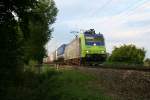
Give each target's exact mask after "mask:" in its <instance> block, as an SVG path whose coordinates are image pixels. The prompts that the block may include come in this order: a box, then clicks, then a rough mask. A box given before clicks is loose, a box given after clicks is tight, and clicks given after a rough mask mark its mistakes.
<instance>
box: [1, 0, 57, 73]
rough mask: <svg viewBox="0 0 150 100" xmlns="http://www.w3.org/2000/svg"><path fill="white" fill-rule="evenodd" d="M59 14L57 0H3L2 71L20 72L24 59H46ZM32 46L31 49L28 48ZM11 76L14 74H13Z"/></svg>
mask: <svg viewBox="0 0 150 100" xmlns="http://www.w3.org/2000/svg"><path fill="white" fill-rule="evenodd" d="M56 14H57V8H56V7H55V3H54V1H53V0H50V1H49V0H1V1H0V60H1V61H0V71H1V72H2V73H3V72H4V73H6V74H8V71H10V72H13V73H17V72H16V71H18V70H19V69H21V66H23V64H24V63H23V59H25V58H28V59H31V58H32V59H35V60H37V61H39V62H42V60H41V59H42V57H43V56H44V55H45V52H46V50H45V48H44V45H45V44H46V42H47V41H48V39H49V38H50V35H51V32H52V28H51V24H53V23H54V21H55V19H56V18H55V17H56ZM27 48H28V49H27ZM9 75H10V74H9Z"/></svg>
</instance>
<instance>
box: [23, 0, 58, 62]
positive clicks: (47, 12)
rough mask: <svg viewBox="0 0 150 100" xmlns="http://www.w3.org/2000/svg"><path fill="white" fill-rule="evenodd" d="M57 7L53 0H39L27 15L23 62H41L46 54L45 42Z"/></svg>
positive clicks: (54, 18) (49, 33)
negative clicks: (26, 34)
mask: <svg viewBox="0 0 150 100" xmlns="http://www.w3.org/2000/svg"><path fill="white" fill-rule="evenodd" d="M56 15H57V8H56V7H55V3H54V1H53V0H44V1H43V0H39V2H38V3H37V6H36V7H35V8H33V9H32V11H31V13H30V14H28V15H27V17H26V19H27V20H28V27H27V29H28V32H29V33H30V34H29V36H28V37H27V38H26V39H25V62H26V63H28V62H29V61H30V60H35V61H37V62H38V63H39V64H41V63H42V61H43V58H44V56H45V55H46V50H45V47H44V46H45V44H46V43H47V42H48V40H49V39H50V37H51V33H52V31H53V29H52V28H51V24H53V23H54V22H55V20H56Z"/></svg>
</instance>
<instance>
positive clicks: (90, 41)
mask: <svg viewBox="0 0 150 100" xmlns="http://www.w3.org/2000/svg"><path fill="white" fill-rule="evenodd" d="M85 44H86V45H89V46H104V38H103V36H92V35H91V36H85Z"/></svg>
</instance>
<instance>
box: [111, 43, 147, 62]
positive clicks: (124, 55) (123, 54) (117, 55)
mask: <svg viewBox="0 0 150 100" xmlns="http://www.w3.org/2000/svg"><path fill="white" fill-rule="evenodd" d="M145 53H146V52H145V50H144V48H137V47H136V46H135V45H123V46H121V47H115V48H114V50H113V51H112V54H111V56H110V57H109V61H110V62H119V63H127V64H143V60H144V58H145Z"/></svg>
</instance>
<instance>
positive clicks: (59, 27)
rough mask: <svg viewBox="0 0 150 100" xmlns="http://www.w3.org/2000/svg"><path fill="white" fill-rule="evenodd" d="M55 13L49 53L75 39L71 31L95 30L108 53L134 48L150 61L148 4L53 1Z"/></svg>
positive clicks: (126, 0) (109, 0)
mask: <svg viewBox="0 0 150 100" xmlns="http://www.w3.org/2000/svg"><path fill="white" fill-rule="evenodd" d="M55 2H56V6H57V8H58V9H59V12H58V16H57V20H56V23H55V24H54V25H53V27H54V32H53V34H52V36H53V37H54V38H52V39H51V40H50V41H49V42H48V44H47V48H48V51H49V53H50V52H52V51H54V50H55V49H56V48H57V47H59V46H60V45H61V44H64V43H69V42H70V41H71V40H72V39H73V38H74V36H75V33H74V34H73V33H70V32H71V31H80V30H81V29H84V30H86V29H95V30H96V32H101V33H103V34H104V37H105V42H106V48H107V51H108V52H111V51H112V50H113V47H114V46H120V45H123V44H135V45H137V46H138V47H144V48H145V49H146V51H147V57H150V0H55Z"/></svg>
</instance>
